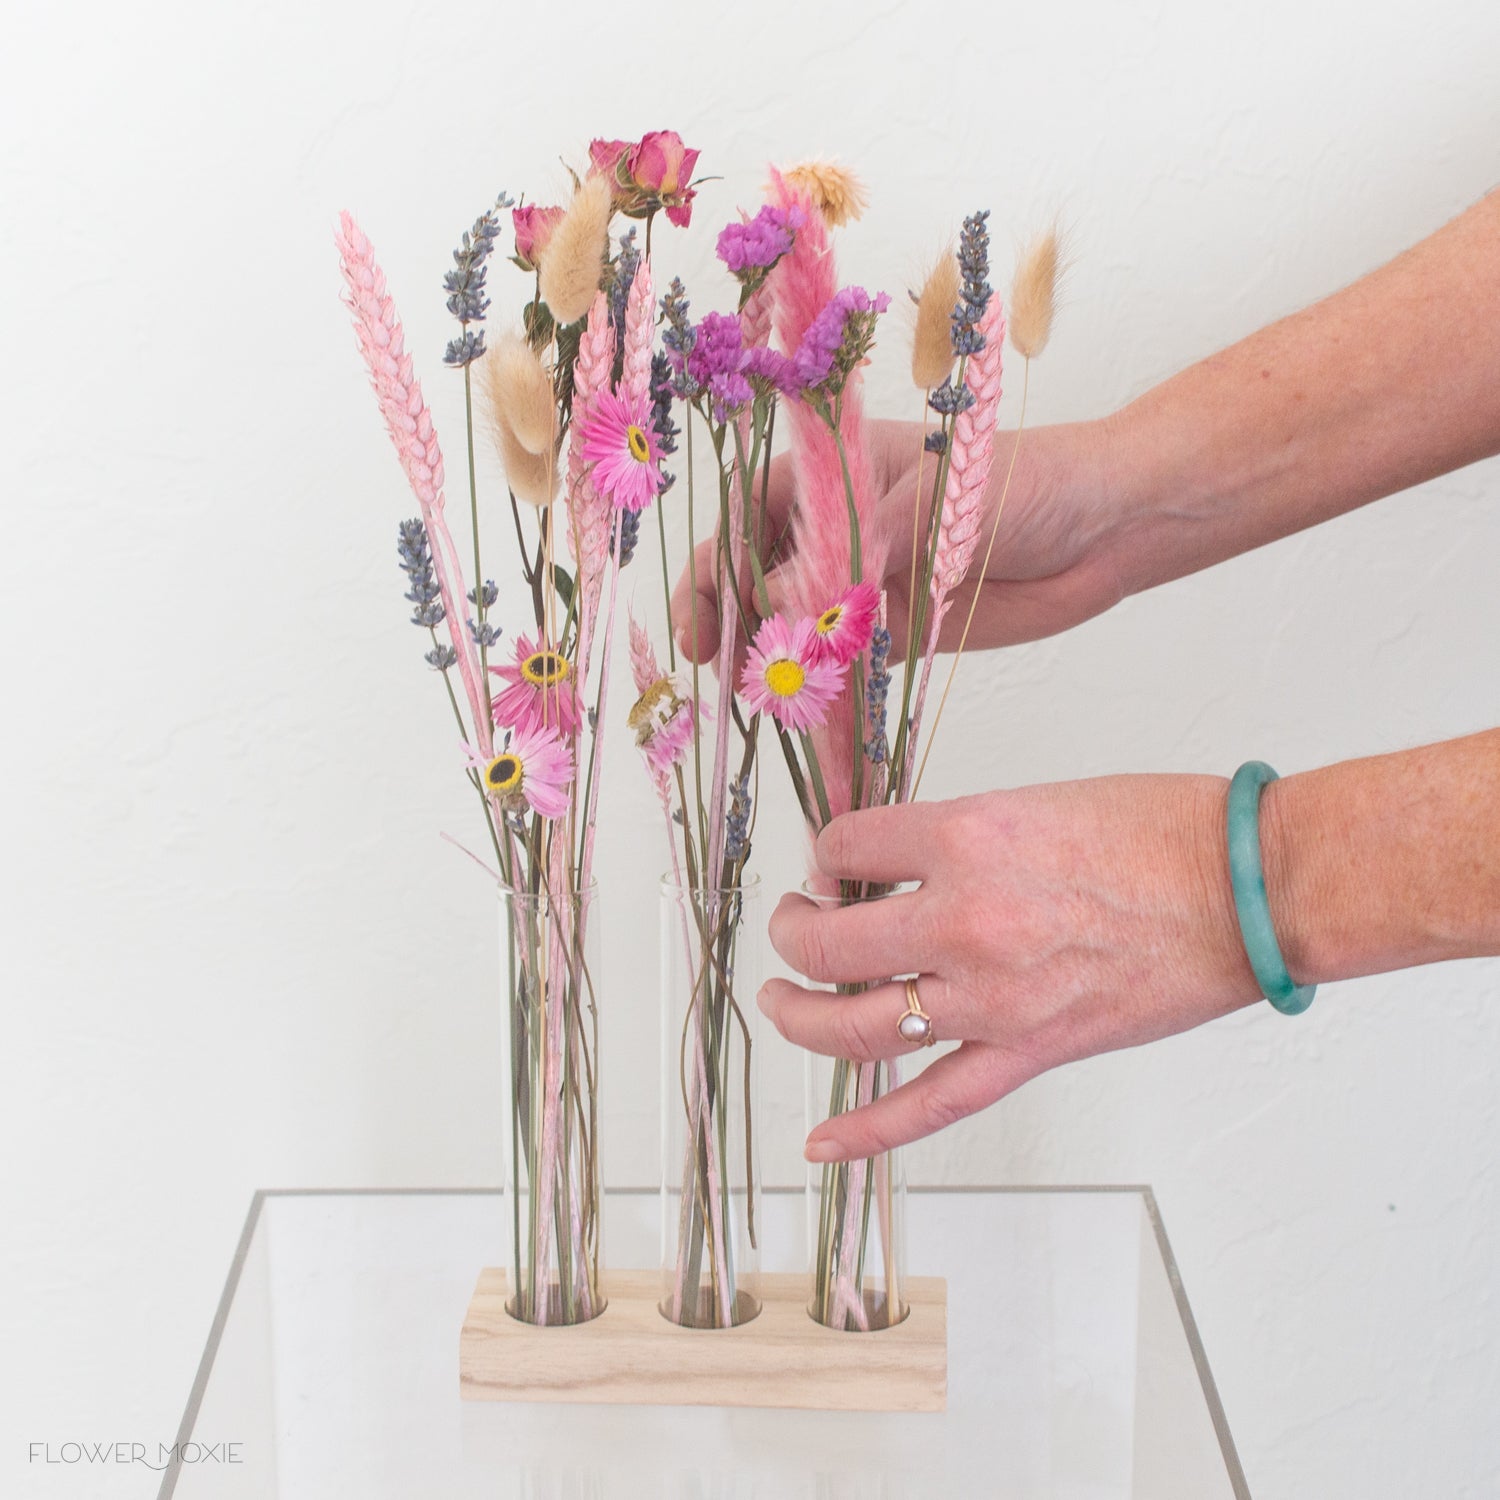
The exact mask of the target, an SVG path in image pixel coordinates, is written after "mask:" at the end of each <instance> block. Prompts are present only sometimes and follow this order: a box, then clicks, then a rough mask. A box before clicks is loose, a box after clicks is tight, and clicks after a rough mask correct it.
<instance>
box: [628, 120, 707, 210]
mask: <svg viewBox="0 0 1500 1500" xmlns="http://www.w3.org/2000/svg"><path fill="white" fill-rule="evenodd" d="M697 165H698V151H697V148H696V147H691V148H690V147H688V146H684V145H683V143H682V137H681V136H680V135H678V134H677V132H676V131H675V130H648V131H647V132H646V134H645V135H643V136H642V137H641V138H640V140H639V141H638V142H637V143H636V144H635V146H633V147H632V148H631V152H630V178H631V181H632V182H634V183H635V184H636V186H637V187H641V188H645V190H646V191H647V192H648V193H654V194H655V195H656V196H657V197H659V198H661V199H662V201H663V202H667V201H668V200H670V199H672V198H675V197H678V196H680V195H681V194H683V193H685V192H686V191H687V190H688V188H689V187H690V186H691V184H692V180H693V168H694V167H696V166H697Z"/></svg>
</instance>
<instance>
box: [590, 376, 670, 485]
mask: <svg viewBox="0 0 1500 1500" xmlns="http://www.w3.org/2000/svg"><path fill="white" fill-rule="evenodd" d="M579 436H580V438H581V440H582V443H583V447H582V450H581V451H582V455H583V461H584V462H585V463H588V464H593V466H594V474H593V478H594V488H595V489H597V490H598V491H599V493H600V494H601V495H605V496H607V497H608V498H609V501H610V503H611V504H612V505H613V506H614V507H615V508H616V509H617V510H628V511H642V510H645V508H646V507H647V506H648V505H650V503H651V502H652V500H653V499H655V498H656V496H657V495H659V494H660V493H661V449H660V445H659V440H658V439H657V436H656V433H655V430H654V429H653V427H652V423H651V397H650V394H649V392H648V393H643V394H641V395H640V396H639V397H637V398H636V399H634V400H632V399H631V398H630V397H628V396H624V395H621V394H620V393H619V392H618V391H601V392H600V394H599V395H598V396H597V397H596V398H595V401H594V409H593V410H592V411H591V412H590V413H589V416H588V418H587V420H586V421H585V422H584V424H583V428H582V430H581V432H580V434H579Z"/></svg>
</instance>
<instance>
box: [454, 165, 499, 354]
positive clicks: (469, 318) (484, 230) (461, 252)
mask: <svg viewBox="0 0 1500 1500" xmlns="http://www.w3.org/2000/svg"><path fill="white" fill-rule="evenodd" d="M510 202H511V200H510V198H509V197H508V196H507V195H506V194H505V193H501V194H500V196H499V197H498V198H497V199H496V200H495V206H494V207H493V208H489V209H486V210H485V211H484V213H482V214H480V216H479V217H478V218H477V219H476V220H475V221H474V227H473V228H472V229H466V230H465V231H464V234H463V239H462V241H461V242H460V244H459V247H458V249H457V250H455V251H454V252H453V269H452V270H451V271H446V272H444V273H443V290H444V291H445V292H446V293H447V294H448V311H449V312H450V313H452V314H453V316H454V317H455V318H457V319H458V321H459V323H460V324H461V325H462V326H463V332H462V334H461V335H460V336H459V337H458V338H456V339H452V340H450V342H449V344H448V347H447V349H446V350H445V351H444V353H443V363H444V364H448V365H456V366H459V367H463V366H465V365H470V364H473V362H474V361H475V360H476V359H478V358H479V357H480V355H482V354H483V353H484V330H483V329H480V330H478V331H477V332H476V331H474V330H471V329H470V327H469V324H470V323H482V322H483V321H484V315H485V313H486V312H487V311H488V310H489V305H490V301H489V298H488V297H487V296H485V291H484V281H485V276H486V274H487V268H486V266H485V261H487V260H488V259H489V256H490V252H491V251H492V250H493V249H494V248H495V241H496V239H497V238H498V237H499V234H500V219H499V212H500V210H501V209H503V208H509V207H510Z"/></svg>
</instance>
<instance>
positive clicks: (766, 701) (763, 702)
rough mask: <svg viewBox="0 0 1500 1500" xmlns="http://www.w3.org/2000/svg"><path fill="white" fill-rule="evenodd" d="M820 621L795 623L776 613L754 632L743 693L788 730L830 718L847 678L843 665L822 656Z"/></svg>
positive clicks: (802, 729)
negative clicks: (818, 625) (830, 710)
mask: <svg viewBox="0 0 1500 1500" xmlns="http://www.w3.org/2000/svg"><path fill="white" fill-rule="evenodd" d="M817 623H818V622H817V621H816V620H813V619H807V620H798V621H797V623H796V624H795V625H794V624H792V623H791V621H789V620H787V619H786V618H785V617H784V616H782V615H772V616H771V618H770V619H769V620H765V621H763V622H762V624H761V627H760V629H759V630H757V631H756V632H755V640H754V642H753V643H752V645H751V647H750V653H749V656H748V657H747V658H746V661H745V669H744V671H743V672H742V673H741V674H740V692H741V693H743V694H744V697H745V701H746V702H747V703H748V704H749V705H750V707H751V708H752V709H754V710H755V711H756V712H757V713H759V712H761V711H762V710H768V711H769V712H770V713H771V715H772V717H773V718H775V720H776V722H777V723H778V724H780V725H782V726H783V728H786V729H794V730H796V731H797V732H798V733H801V734H806V733H807V732H808V731H809V730H812V729H816V728H817V727H818V726H819V725H820V724H821V723H822V722H823V721H824V719H826V718H827V717H828V710H829V708H830V707H831V705H832V704H833V701H834V699H835V698H837V697H838V695H839V693H840V692H841V691H842V690H843V686H844V677H845V675H846V669H845V668H844V667H843V666H842V665H840V664H839V663H838V662H835V661H831V660H821V659H820V658H819V655H818V646H817Z"/></svg>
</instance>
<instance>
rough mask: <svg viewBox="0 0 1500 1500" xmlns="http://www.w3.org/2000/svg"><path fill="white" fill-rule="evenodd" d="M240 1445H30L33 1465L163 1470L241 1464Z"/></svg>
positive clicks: (30, 1458) (79, 1443) (118, 1443)
mask: <svg viewBox="0 0 1500 1500" xmlns="http://www.w3.org/2000/svg"><path fill="white" fill-rule="evenodd" d="M243 1447H244V1444H243V1443H170V1444H169V1443H128V1442H119V1441H116V1442H112V1443H83V1442H77V1443H75V1442H66V1443H32V1444H31V1445H30V1452H29V1461H30V1462H31V1463H34V1464H67V1465H74V1466H77V1465H96V1464H144V1465H145V1466H146V1467H147V1468H148V1469H166V1468H168V1467H170V1466H171V1465H173V1464H242V1463H244V1461H245V1460H244V1456H243V1455H242V1453H241V1452H240V1450H241V1449H242V1448H243Z"/></svg>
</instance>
